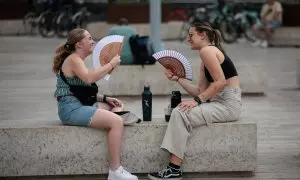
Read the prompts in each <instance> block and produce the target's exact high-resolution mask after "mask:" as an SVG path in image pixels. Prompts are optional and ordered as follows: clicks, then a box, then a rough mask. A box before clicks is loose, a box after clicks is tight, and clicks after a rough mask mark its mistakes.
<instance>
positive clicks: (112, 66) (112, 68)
mask: <svg viewBox="0 0 300 180" xmlns="http://www.w3.org/2000/svg"><path fill="white" fill-rule="evenodd" d="M109 64H110V65H111V67H112V70H113V69H114V66H113V65H112V63H110V62H109Z"/></svg>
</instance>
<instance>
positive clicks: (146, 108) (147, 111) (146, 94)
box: [142, 85, 152, 121]
mask: <svg viewBox="0 0 300 180" xmlns="http://www.w3.org/2000/svg"><path fill="white" fill-rule="evenodd" d="M142 107H143V120H144V121H151V119H152V93H151V91H150V86H149V85H145V86H144V91H143V94H142Z"/></svg>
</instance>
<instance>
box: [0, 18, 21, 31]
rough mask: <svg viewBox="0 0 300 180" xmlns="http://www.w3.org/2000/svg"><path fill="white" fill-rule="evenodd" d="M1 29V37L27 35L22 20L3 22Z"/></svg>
mask: <svg viewBox="0 0 300 180" xmlns="http://www.w3.org/2000/svg"><path fill="white" fill-rule="evenodd" d="M0 27H1V28H0V35H21V34H25V29H24V26H23V21H22V20H1V21H0Z"/></svg>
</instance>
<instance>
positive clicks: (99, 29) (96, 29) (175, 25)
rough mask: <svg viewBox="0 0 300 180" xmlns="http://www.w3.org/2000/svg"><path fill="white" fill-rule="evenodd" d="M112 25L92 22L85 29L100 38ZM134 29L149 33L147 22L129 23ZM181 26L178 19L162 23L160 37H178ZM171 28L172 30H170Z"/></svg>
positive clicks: (143, 33)
mask: <svg viewBox="0 0 300 180" xmlns="http://www.w3.org/2000/svg"><path fill="white" fill-rule="evenodd" d="M112 26H114V24H107V23H104V22H94V23H90V24H89V25H88V26H87V30H88V31H89V32H90V33H91V35H92V36H93V38H94V39H102V38H103V37H105V36H107V33H108V31H109V29H110V28H111V27H112ZM130 26H132V27H133V28H135V29H136V32H137V33H138V34H139V35H141V36H149V35H150V25H149V24H130ZM181 26H182V22H180V21H172V22H168V23H162V24H161V26H160V28H161V31H160V37H161V39H162V40H165V39H178V37H179V32H180V29H181ZM170 29H172V31H170Z"/></svg>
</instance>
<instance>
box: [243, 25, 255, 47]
mask: <svg viewBox="0 0 300 180" xmlns="http://www.w3.org/2000/svg"><path fill="white" fill-rule="evenodd" d="M244 36H245V38H246V39H247V40H248V41H249V42H252V43H253V42H255V41H256V39H257V38H256V36H255V34H254V32H253V30H252V27H251V26H249V27H246V28H245V29H244Z"/></svg>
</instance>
